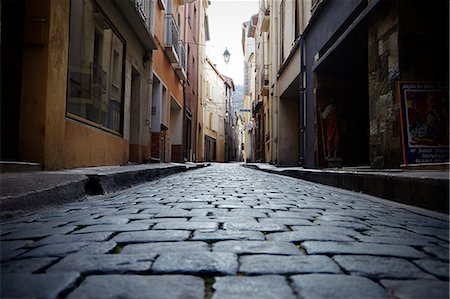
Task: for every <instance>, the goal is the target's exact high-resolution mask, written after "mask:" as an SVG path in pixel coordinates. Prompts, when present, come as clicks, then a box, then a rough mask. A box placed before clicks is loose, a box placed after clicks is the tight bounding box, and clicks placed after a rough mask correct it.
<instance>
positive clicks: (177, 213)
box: [155, 209, 208, 218]
mask: <svg viewBox="0 0 450 299" xmlns="http://www.w3.org/2000/svg"><path fill="white" fill-rule="evenodd" d="M207 213H208V212H207V211H206V210H200V209H199V210H191V211H188V210H183V209H170V210H164V211H161V212H159V213H158V214H156V215H155V218H187V217H199V216H206V214H207Z"/></svg>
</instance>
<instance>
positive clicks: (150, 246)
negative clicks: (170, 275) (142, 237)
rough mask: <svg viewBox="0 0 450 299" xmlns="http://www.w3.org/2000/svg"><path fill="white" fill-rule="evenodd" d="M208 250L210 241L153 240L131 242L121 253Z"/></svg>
mask: <svg viewBox="0 0 450 299" xmlns="http://www.w3.org/2000/svg"><path fill="white" fill-rule="evenodd" d="M181 251H187V252H197V251H198V252H208V251H210V249H209V246H208V243H205V242H200V241H188V242H153V243H145V244H131V245H127V246H125V247H124V248H123V249H122V251H121V252H120V254H144V253H148V254H161V253H166V252H181Z"/></svg>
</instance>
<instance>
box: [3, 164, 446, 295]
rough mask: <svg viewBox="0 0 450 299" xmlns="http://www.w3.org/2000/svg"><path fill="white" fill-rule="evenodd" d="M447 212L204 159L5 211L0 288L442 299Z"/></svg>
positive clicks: (55, 291) (43, 291)
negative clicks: (200, 164) (15, 213)
mask: <svg viewBox="0 0 450 299" xmlns="http://www.w3.org/2000/svg"><path fill="white" fill-rule="evenodd" d="M448 227H449V223H448V217H447V215H443V214H438V213H434V212H429V211H425V210H423V209H418V208H414V207H410V206H405V205H401V204H397V203H393V202H389V201H386V200H382V199H379V198H375V197H371V196H367V195H363V194H360V193H353V192H350V191H345V190H340V189H337V188H333V187H328V186H324V185H319V184H315V183H311V182H307V181H302V180H298V179H293V178H289V177H284V176H279V175H274V174H268V173H264V172H261V171H256V170H252V169H248V168H245V167H243V166H242V165H240V164H212V165H211V166H209V167H205V168H202V169H198V170H192V171H188V172H184V173H180V174H176V175H172V176H169V177H166V178H163V179H160V180H157V181H152V182H149V183H146V184H143V185H139V186H136V187H133V188H131V189H128V190H125V191H121V192H118V193H115V194H109V195H103V196H95V197H90V198H89V200H87V201H83V202H77V203H73V204H67V205H64V206H60V207H54V208H47V209H43V210H40V211H37V212H35V213H32V214H28V215H25V216H24V217H20V218H15V219H13V220H3V222H2V223H1V260H2V263H1V298H30V297H45V298H60V297H63V298H64V297H67V298H183V299H185V298H214V299H218V298H243V299H244V298H245V299H249V298H255V299H261V298H305V299H307V298H346V299H347V298H358V299H360V298H448V296H449V282H448V280H449V230H448Z"/></svg>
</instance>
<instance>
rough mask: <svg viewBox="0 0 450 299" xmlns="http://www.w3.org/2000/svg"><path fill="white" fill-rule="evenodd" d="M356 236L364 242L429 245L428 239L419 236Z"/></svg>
mask: <svg viewBox="0 0 450 299" xmlns="http://www.w3.org/2000/svg"><path fill="white" fill-rule="evenodd" d="M356 238H357V239H358V240H360V241H362V242H364V243H380V244H397V245H410V246H429V245H431V244H430V239H429V238H423V237H421V236H417V237H412V236H409V235H405V236H398V237H377V236H365V235H361V236H356Z"/></svg>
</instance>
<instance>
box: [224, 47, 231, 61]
mask: <svg viewBox="0 0 450 299" xmlns="http://www.w3.org/2000/svg"><path fill="white" fill-rule="evenodd" d="M223 60H225V64H228V62H230V52H229V51H228V49H227V48H225V51H224V52H223Z"/></svg>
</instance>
